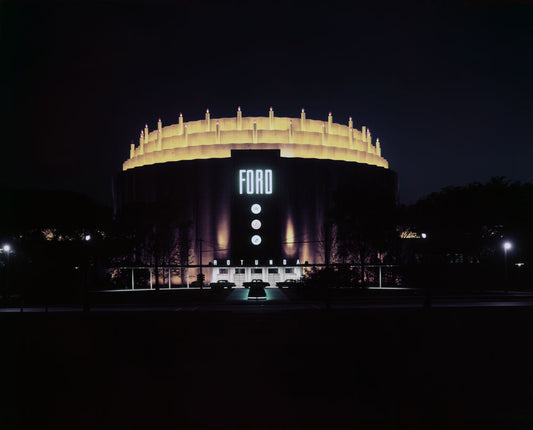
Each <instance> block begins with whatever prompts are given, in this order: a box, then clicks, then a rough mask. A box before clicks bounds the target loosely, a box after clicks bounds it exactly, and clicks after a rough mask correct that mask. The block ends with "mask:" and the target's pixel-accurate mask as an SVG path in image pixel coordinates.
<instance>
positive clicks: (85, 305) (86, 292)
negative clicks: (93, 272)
mask: <svg viewBox="0 0 533 430" xmlns="http://www.w3.org/2000/svg"><path fill="white" fill-rule="evenodd" d="M83 240H84V241H85V244H84V246H83V248H84V250H83V251H84V252H83V259H84V266H85V270H84V272H85V273H83V281H82V289H83V290H82V308H83V311H84V312H89V310H90V308H89V276H90V273H89V272H90V261H89V260H90V254H89V242H90V240H91V235H90V234H86V235H85V236H84V237H83Z"/></svg>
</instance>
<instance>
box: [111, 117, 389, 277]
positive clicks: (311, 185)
mask: <svg viewBox="0 0 533 430" xmlns="http://www.w3.org/2000/svg"><path fill="white" fill-rule="evenodd" d="M345 185H349V186H351V189H355V190H364V191H365V192H367V193H368V192H371V193H375V194H377V195H382V196H383V198H384V199H393V200H394V199H396V197H397V176H396V174H395V173H394V172H393V171H392V170H390V169H389V165H388V162H387V160H386V159H385V158H383V157H382V153H381V144H380V141H379V139H376V140H375V141H373V139H372V136H371V134H370V130H368V129H367V128H366V127H365V126H362V127H361V129H360V130H359V129H356V128H354V126H353V122H352V118H350V119H349V120H348V122H347V124H338V123H334V122H333V117H332V114H331V113H329V115H328V116H327V119H326V120H325V121H320V120H312V119H308V118H306V114H305V112H304V110H303V109H302V111H301V114H300V117H299V118H287V117H276V116H275V115H274V110H273V109H272V108H270V110H269V111H268V116H263V117H245V116H243V112H242V111H241V109H240V107H239V108H238V110H237V113H236V116H235V117H232V118H211V115H210V113H209V110H208V111H207V112H206V114H205V119H202V120H197V121H188V122H186V121H185V120H184V117H183V116H182V115H181V114H180V115H179V119H178V121H177V123H175V124H171V125H167V126H163V123H162V121H161V120H159V121H158V123H157V128H156V129H155V130H149V128H148V125H147V126H146V127H145V129H144V130H143V131H141V133H140V138H139V143H138V145H135V144H132V145H131V148H130V157H129V159H128V160H126V161H125V162H124V164H123V169H122V172H121V173H120V174H119V175H118V177H117V179H116V181H115V187H114V209H115V213H116V214H117V216H119V217H120V216H123V215H124V213H125V212H127V211H128V210H129V209H128V208H131V207H132V206H134V205H135V204H142V203H149V204H154V207H156V208H160V207H165V206H168V207H172V208H176V209H175V212H176V214H175V216H176V218H179V219H180V220H181V224H180V223H177V224H176V225H178V224H180V225H181V226H182V227H181V228H183V225H186V226H187V227H186V228H187V229H188V232H187V234H186V235H183V232H182V235H181V236H182V237H186V240H187V244H186V248H187V251H186V254H187V256H186V259H185V260H184V259H183V255H182V258H181V265H182V266H183V265H184V264H186V265H187V266H188V270H187V276H186V277H184V276H183V275H182V276H181V277H179V278H178V277H177V278H176V280H175V281H173V282H175V283H177V284H179V283H183V282H189V279H194V278H196V275H197V273H199V271H200V270H201V271H202V273H204V274H205V276H206V278H207V279H206V281H210V282H216V281H217V280H220V279H226V280H228V281H231V282H235V283H236V284H237V285H238V286H239V285H242V282H245V281H250V280H252V279H262V280H264V281H267V282H270V285H275V282H278V281H284V280H287V279H296V278H300V277H301V276H302V274H303V271H304V270H305V268H306V267H312V266H313V265H323V264H325V263H326V259H328V260H329V259H331V258H334V257H332V256H331V255H332V254H331V253H330V255H328V252H327V251H326V249H327V245H325V241H327V240H331V238H329V239H328V237H327V233H326V231H325V229H326V228H327V227H326V225H327V219H328V211H329V210H330V208H331V201H332V195H333V194H334V192H335V191H336V190H338V189H340V187H342V186H345ZM356 193H357V192H356ZM353 199H357V195H354V196H353ZM364 209H365V208H361V210H364ZM172 216H173V214H172V212H171V213H170V214H168V213H167V214H166V217H167V218H168V217H170V218H172ZM176 246H177V245H176ZM180 246H181V247H182V248H183V243H181V245H180ZM182 254H183V250H182ZM328 263H329V261H328Z"/></svg>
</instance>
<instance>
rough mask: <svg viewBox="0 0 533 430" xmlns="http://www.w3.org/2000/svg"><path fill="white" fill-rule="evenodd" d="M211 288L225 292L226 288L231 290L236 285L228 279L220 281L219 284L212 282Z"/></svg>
mask: <svg viewBox="0 0 533 430" xmlns="http://www.w3.org/2000/svg"><path fill="white" fill-rule="evenodd" d="M209 286H210V287H211V289H212V290H223V289H224V288H227V289H228V290H230V289H231V288H233V287H234V286H235V284H234V283H233V282H230V281H228V280H227V279H219V280H218V281H217V282H211V283H210V284H209Z"/></svg>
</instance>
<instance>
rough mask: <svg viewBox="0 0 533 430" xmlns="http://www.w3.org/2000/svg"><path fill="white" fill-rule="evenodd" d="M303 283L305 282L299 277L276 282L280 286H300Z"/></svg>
mask: <svg viewBox="0 0 533 430" xmlns="http://www.w3.org/2000/svg"><path fill="white" fill-rule="evenodd" d="M302 285H303V282H302V281H300V280H298V279H286V280H285V281H280V282H276V287H278V288H298V287H301V286H302Z"/></svg>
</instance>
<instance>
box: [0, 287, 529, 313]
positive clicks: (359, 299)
mask: <svg viewBox="0 0 533 430" xmlns="http://www.w3.org/2000/svg"><path fill="white" fill-rule="evenodd" d="M248 291H249V290H248V289H244V288H236V289H234V290H232V291H231V292H230V293H229V294H228V295H227V296H226V297H225V298H223V299H221V300H220V301H218V302H208V303H205V302H201V301H197V302H194V301H192V302H186V303H180V302H179V293H180V292H179V291H178V292H177V294H178V295H177V296H174V297H173V299H172V300H171V301H169V303H155V304H107V305H106V304H92V305H91V308H90V310H91V311H92V312H116V311H120V312H131V311H158V310H159V311H176V312H181V311H187V312H191V311H192V312H194V311H202V312H203V311H217V312H245V313H249V312H256V311H261V312H269V311H270V312H277V311H286V310H321V309H331V310H335V309H396V308H398V309H399V308H423V307H432V308H491V307H533V294H532V293H529V292H510V293H509V294H504V293H503V292H491V293H485V294H451V295H450V294H448V295H440V296H433V297H432V298H431V302H430V306H428V301H427V299H426V298H425V297H424V296H423V295H412V294H405V295H402V294H396V295H394V296H391V295H387V294H386V293H385V294H384V295H381V294H379V292H378V294H376V295H372V296H352V297H345V298H343V299H335V298H333V299H331V300H330V301H329V302H327V301H326V300H299V301H295V300H292V301H291V300H290V299H289V298H288V297H287V295H286V294H285V292H284V291H283V290H280V289H278V288H266V293H267V298H266V300H258V301H256V300H248ZM124 293H125V294H130V295H131V294H135V293H132V292H131V290H129V291H128V290H125V291H124ZM400 293H401V292H400ZM109 294H114V295H118V294H121V292H117V291H114V292H109ZM82 310H83V309H82V307H81V306H48V307H44V306H25V307H24V308H23V312H28V313H32V312H80V311H82ZM0 312H8V313H12V312H21V308H20V307H5V308H0Z"/></svg>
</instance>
